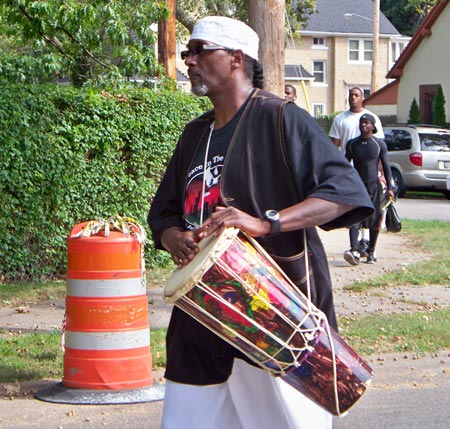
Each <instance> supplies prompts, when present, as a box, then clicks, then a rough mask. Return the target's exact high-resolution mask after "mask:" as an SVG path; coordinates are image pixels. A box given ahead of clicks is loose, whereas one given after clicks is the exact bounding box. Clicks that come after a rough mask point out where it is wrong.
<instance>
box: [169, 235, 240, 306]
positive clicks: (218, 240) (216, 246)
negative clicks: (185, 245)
mask: <svg viewBox="0 0 450 429" xmlns="http://www.w3.org/2000/svg"><path fill="white" fill-rule="evenodd" d="M238 234H239V229H238V228H233V227H230V228H226V229H225V230H224V231H223V232H222V233H221V234H220V235H219V236H218V237H215V236H214V235H212V236H209V237H207V238H205V239H203V240H202V241H201V242H200V243H199V246H200V252H199V253H198V254H197V255H196V257H195V258H194V259H193V260H192V261H191V262H190V263H189V264H188V265H185V266H184V267H183V268H177V269H176V270H175V271H173V272H172V275H171V276H170V277H169V278H168V279H167V280H166V286H165V288H164V300H165V301H166V302H167V303H169V304H174V303H175V302H176V301H178V300H179V299H180V298H182V297H183V296H184V295H185V294H186V293H188V292H189V291H190V290H191V289H193V288H194V287H195V285H196V284H197V283H198V282H199V281H200V279H201V278H202V277H203V275H204V274H205V273H206V272H207V271H208V270H209V269H210V268H211V266H212V265H213V264H214V263H215V260H216V259H218V258H220V257H221V256H222V254H223V253H224V252H225V251H226V250H227V249H228V247H229V246H230V244H231V243H232V242H233V241H234V239H235V238H236V236H237V235H238ZM208 247H211V249H210V251H209V252H206V253H205V254H204V255H203V254H202V251H203V252H204V249H205V248H208ZM212 251H213V252H212ZM198 257H203V258H204V260H202V261H201V263H200V264H199V268H198V269H197V270H196V271H194V272H193V273H192V274H189V275H187V274H186V280H185V281H183V283H182V284H180V285H179V286H173V285H172V283H173V282H174V281H176V280H177V278H178V277H182V275H183V273H188V270H189V269H190V268H192V265H191V264H192V262H194V260H195V259H196V258H198Z"/></svg>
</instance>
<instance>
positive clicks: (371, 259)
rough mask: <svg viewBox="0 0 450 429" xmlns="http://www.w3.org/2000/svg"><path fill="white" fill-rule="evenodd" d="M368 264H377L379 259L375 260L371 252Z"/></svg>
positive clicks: (368, 255)
mask: <svg viewBox="0 0 450 429" xmlns="http://www.w3.org/2000/svg"><path fill="white" fill-rule="evenodd" d="M366 262H367V263H368V264H376V263H377V258H375V256H374V254H373V252H369V253H368V254H367V261H366Z"/></svg>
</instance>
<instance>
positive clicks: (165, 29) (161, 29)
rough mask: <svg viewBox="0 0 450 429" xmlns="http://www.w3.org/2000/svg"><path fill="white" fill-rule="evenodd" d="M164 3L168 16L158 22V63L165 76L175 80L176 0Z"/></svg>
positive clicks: (166, 0) (167, 0) (168, 0)
mask: <svg viewBox="0 0 450 429" xmlns="http://www.w3.org/2000/svg"><path fill="white" fill-rule="evenodd" d="M165 3H166V6H167V9H168V10H169V16H168V17H167V19H166V20H164V21H159V22H158V62H159V64H162V65H163V66H164V71H165V74H166V76H167V77H170V78H172V79H174V80H176V78H177V68H176V58H175V57H176V32H175V23H176V18H175V9H176V0H165Z"/></svg>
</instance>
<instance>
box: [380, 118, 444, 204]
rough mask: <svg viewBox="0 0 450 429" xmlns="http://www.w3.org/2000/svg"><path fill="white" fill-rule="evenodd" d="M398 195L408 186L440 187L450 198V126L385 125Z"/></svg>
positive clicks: (427, 188) (402, 194) (421, 188)
mask: <svg viewBox="0 0 450 429" xmlns="http://www.w3.org/2000/svg"><path fill="white" fill-rule="evenodd" d="M383 131H384V135H385V141H386V144H387V147H388V151H389V152H388V153H389V163H390V164H391V169H392V176H393V178H394V181H395V184H396V191H397V195H398V196H399V197H402V196H404V195H405V193H406V191H407V190H408V189H411V190H427V191H430V190H432V191H439V192H442V193H444V194H445V196H446V197H447V198H449V199H450V190H448V189H447V178H448V177H449V176H450V130H448V129H445V128H439V127H435V126H432V125H410V124H395V125H388V126H386V127H383Z"/></svg>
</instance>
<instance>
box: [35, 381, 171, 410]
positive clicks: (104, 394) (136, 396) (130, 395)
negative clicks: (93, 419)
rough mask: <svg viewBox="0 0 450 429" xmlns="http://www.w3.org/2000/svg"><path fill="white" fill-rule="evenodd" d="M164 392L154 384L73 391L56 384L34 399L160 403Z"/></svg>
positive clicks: (63, 402)
mask: <svg viewBox="0 0 450 429" xmlns="http://www.w3.org/2000/svg"><path fill="white" fill-rule="evenodd" d="M164 392H165V386H164V384H159V383H156V382H155V383H153V385H152V386H149V387H143V388H139V389H130V390H88V389H73V388H70V387H65V386H63V384H62V383H56V384H55V385H53V386H49V387H46V388H44V389H41V390H38V391H37V392H36V394H35V397H36V398H37V399H40V400H41V401H46V402H55V403H61V404H80V405H83V404H88V405H112V404H135V403H139V402H153V401H162V400H163V399H164Z"/></svg>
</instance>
